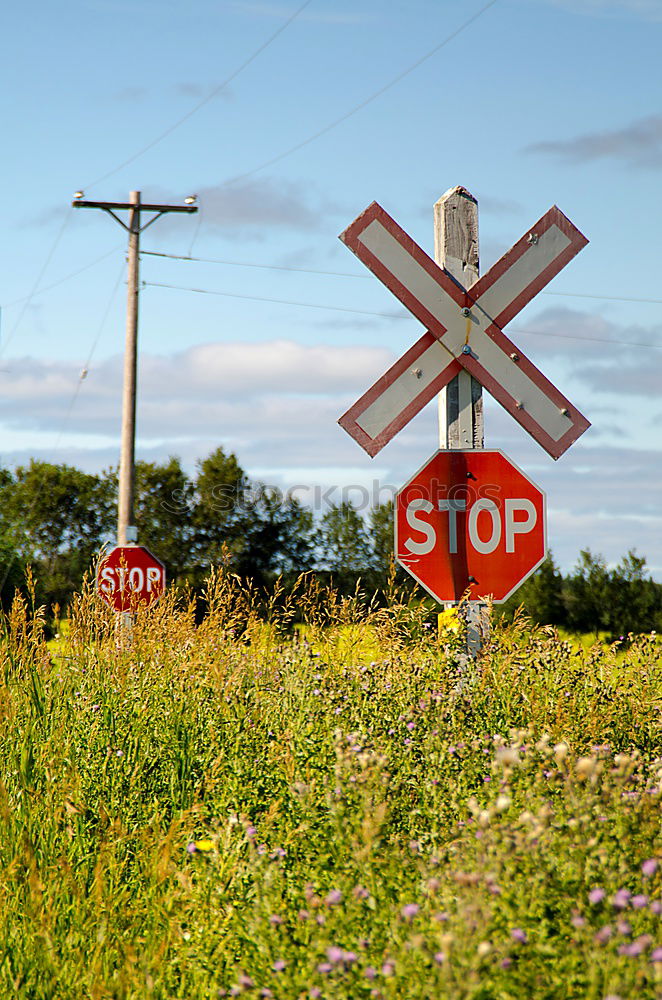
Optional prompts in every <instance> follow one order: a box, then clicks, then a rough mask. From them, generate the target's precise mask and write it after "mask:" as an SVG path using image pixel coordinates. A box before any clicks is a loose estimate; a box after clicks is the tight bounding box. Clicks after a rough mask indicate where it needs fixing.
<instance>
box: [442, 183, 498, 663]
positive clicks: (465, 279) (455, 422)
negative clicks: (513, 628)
mask: <svg viewBox="0 0 662 1000" xmlns="http://www.w3.org/2000/svg"><path fill="white" fill-rule="evenodd" d="M478 247H479V243H478V202H477V201H476V199H475V198H474V196H473V195H472V194H470V193H469V192H468V191H467V189H466V188H463V187H459V186H458V187H454V188H451V189H450V190H449V191H447V192H446V194H444V195H442V196H441V198H440V199H439V201H437V202H435V205H434V259H435V261H436V262H437V264H439V266H440V267H443V268H445V270H446V271H448V273H449V274H450V275H451V276H452V277H453V278H456V279H457V281H459V282H460V284H461V285H462V287H463V288H471V286H472V285H473V283H474V282H475V281H477V280H478V276H479V273H480V264H479V251H478ZM439 447H440V448H444V449H446V448H458V449H459V448H462V449H467V448H469V449H474V448H483V447H484V420H483V387H482V386H481V384H480V382H478V381H477V379H475V378H474V377H473V375H470V374H469V372H467V371H464V370H462V371H461V372H460V373H459V374H458V375H456V376H455V377H454V378H453V379H452V380H451V381H450V382H449V383H448V385H447V386H446V388H445V389H442V391H441V392H440V393H439ZM466 617H467V652H468V654H469V656H471V657H475V656H476V654H477V653H478V651H479V650H480V647H481V640H482V633H483V632H484V631H485V630H486V628H487V622H486V615H485V605H484V604H480V603H477V602H471V603H470V604H469V605H468V607H467V611H466Z"/></svg>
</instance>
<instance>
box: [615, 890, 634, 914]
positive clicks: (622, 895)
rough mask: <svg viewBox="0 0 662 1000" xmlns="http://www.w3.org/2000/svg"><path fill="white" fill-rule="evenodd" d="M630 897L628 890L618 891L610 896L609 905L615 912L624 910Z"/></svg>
mask: <svg viewBox="0 0 662 1000" xmlns="http://www.w3.org/2000/svg"><path fill="white" fill-rule="evenodd" d="M631 895H632V893H631V892H630V890H629V889H619V890H618V891H617V892H615V893H614V895H613V896H612V899H611V905H612V906H613V907H615V909H617V910H624V909H625V908H626V906H627V905H628V903H629V902H630V896H631Z"/></svg>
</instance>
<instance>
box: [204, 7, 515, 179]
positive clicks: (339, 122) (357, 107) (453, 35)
mask: <svg viewBox="0 0 662 1000" xmlns="http://www.w3.org/2000/svg"><path fill="white" fill-rule="evenodd" d="M497 2H498V0H489V3H486V4H485V6H484V7H481V8H480V10H478V11H476V13H475V14H472V15H471V17H469V18H467V20H466V21H463V22H462V24H461V25H460V26H459V27H458V28H456V29H455V30H454V31H452V32H451V33H450V34H449V35H447V36H446V37H445V38H444V39H443V41H441V42H439V43H438V44H437V45H435V46H434V47H433V48H431V49H430V50H429V52H426V53H425V55H423V56H421V57H420V59H417V60H416V62H414V63H412V64H411V66H408V67H407V68H406V69H404V70H402V72H401V73H398V75H397V76H394V77H393V79H392V80H389V81H388V83H385V84H384V86H383V87H380V88H379V90H375V91H374V93H372V94H370V96H369V97H366V98H365V100H363V101H361V102H360V103H359V104H356V105H355V106H354V107H353V108H351V109H350V110H349V111H346V112H345V114H343V115H341V116H340V117H339V118H335V119H334V120H333V121H332V122H330V123H329V124H328V125H325V126H324V128H321V129H318V131H317V132H314V133H313V134H312V135H310V136H308V138H307V139H303V140H302V141H301V142H298V143H296V144H295V145H294V146H290V147H289V149H286V150H284V151H283V152H282V153H279V154H278V155H277V156H272V157H271V158H270V159H269V160H265V161H264V163H261V164H260V165H259V166H257V167H253V169H252V170H246V171H244V173H241V174H237V175H236V176H235V177H231V178H230V179H229V180H227V181H225V182H224V183H223V184H222V185H221V186H222V187H226V186H228V185H230V184H238V183H239V181H243V180H246V178H247V177H252V176H253V174H257V173H259V171H260V170H265V169H266V168H267V167H271V166H273V164H274V163H279V162H280V161H281V160H284V159H285V158H286V157H287V156H291V155H292V153H296V152H298V150H300V149H303V148H304V146H308V145H310V143H311V142H314V141H315V140H316V139H319V138H321V137H322V136H323V135H326V134H327V132H331V130H332V129H334V128H337V127H338V125H342V123H343V122H346V121H347V119H348V118H351V117H352V116H353V115H355V114H357V112H359V111H362V110H363V108H365V107H367V105H368V104H371V103H372V101H375V100H377V98H378V97H381V96H382V94H385V93H386V91H387V90H390V89H391V87H394V86H395V85H396V83H400V81H401V80H404V78H405V77H406V76H409V74H410V73H413V72H414V70H415V69H418V67H419V66H421V65H422V64H423V63H424V62H426V61H427V60H428V59H430V58H432V56H433V55H436V53H437V52H439V50H440V49H443V48H444V46H446V45H448V43H449V42H452V41H453V39H454V38H457V36H458V35H459V34H461V33H462V32H463V31H464V30H465V29H466V28H468V27H469V26H470V25H472V24H473V23H474V21H477V20H478V18H479V17H481V15H483V14H484V13H485V12H486V11H487V10H489V8H490V7H493V6H494V5H495V3H497Z"/></svg>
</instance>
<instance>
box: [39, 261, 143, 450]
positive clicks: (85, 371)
mask: <svg viewBox="0 0 662 1000" xmlns="http://www.w3.org/2000/svg"><path fill="white" fill-rule="evenodd" d="M125 270H126V262H125V261H122V266H121V268H120V272H119V274H118V276H117V281H116V282H115V284H114V286H113V290H112V292H111V294H110V297H109V299H108V303H107V305H106V308H105V310H104V313H103V316H102V317H101V322H100V323H99V327H98V329H97V332H96V335H95V337H94V340H93V341H92V346H91V347H90V350H89V351H88V354H87V358H86V359H85V363H84V364H83V367H82V369H81V372H80V375H79V376H78V381H77V383H76V387H75V389H74V392H73V395H72V397H71V399H70V401H69V406H68V407H67V410H66V413H65V415H64V419H63V420H62V425H61V427H60V430H59V432H58V436H57V438H56V440H55V444H54V445H53V448H54V449H55V450H56V451H57V449H58V448H59V446H60V441H61V439H62V435H63V434H64V431H65V429H66V426H67V424H68V422H69V418H70V417H71V413H72V411H73V408H74V406H75V403H76V400H77V399H78V395H79V393H80V390H81V388H82V386H83V382H84V381H85V379H86V378H87V376H88V375H89V372H90V365H91V363H92V358H93V357H94V353H95V351H96V349H97V347H98V344H99V341H100V340H101V335H102V333H103V331H104V328H105V326H106V323H107V321H108V316H109V315H110V310H111V307H112V305H113V302H114V301H115V296H116V295H117V290H118V288H119V287H120V282H121V281H122V275H123V274H124V271H125Z"/></svg>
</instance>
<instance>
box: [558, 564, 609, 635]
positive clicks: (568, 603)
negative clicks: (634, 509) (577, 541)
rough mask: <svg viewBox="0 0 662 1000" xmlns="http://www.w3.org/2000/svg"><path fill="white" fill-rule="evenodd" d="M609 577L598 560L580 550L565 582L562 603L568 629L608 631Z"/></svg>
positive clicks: (604, 567) (607, 571) (604, 565)
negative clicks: (572, 570)
mask: <svg viewBox="0 0 662 1000" xmlns="http://www.w3.org/2000/svg"><path fill="white" fill-rule="evenodd" d="M612 592H613V587H612V582H611V576H610V573H609V570H608V569H607V564H606V562H605V560H604V559H603V557H602V556H600V555H593V553H592V552H591V551H590V549H582V550H581V552H580V553H579V560H578V562H577V565H576V567H575V570H574V573H573V574H572V575H571V576H569V577H568V578H567V579H566V580H565V585H564V588H563V600H564V604H565V607H566V613H567V621H568V626H569V627H570V628H571V629H574V630H575V631H577V632H595V634H596V635H597V634H598V632H600V630H603V629H607V630H608V629H609V628H610V624H611V607H610V601H611V596H612Z"/></svg>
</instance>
